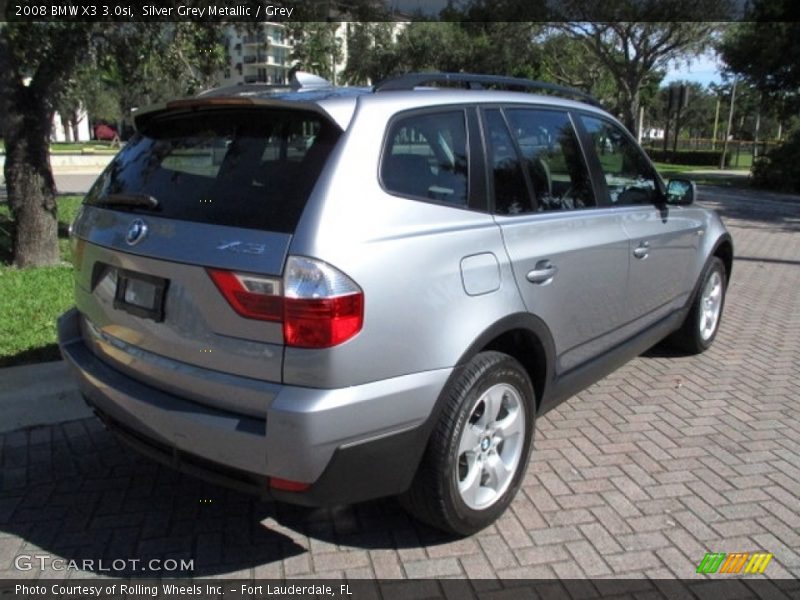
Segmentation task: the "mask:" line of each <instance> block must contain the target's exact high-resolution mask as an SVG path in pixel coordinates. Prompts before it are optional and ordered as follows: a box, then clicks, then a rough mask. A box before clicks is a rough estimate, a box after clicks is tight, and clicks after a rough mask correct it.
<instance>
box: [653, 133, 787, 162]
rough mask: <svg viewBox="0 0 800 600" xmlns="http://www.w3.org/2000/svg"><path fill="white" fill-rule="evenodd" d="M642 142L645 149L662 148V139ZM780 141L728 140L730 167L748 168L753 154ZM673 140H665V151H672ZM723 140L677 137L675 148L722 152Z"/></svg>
mask: <svg viewBox="0 0 800 600" xmlns="http://www.w3.org/2000/svg"><path fill="white" fill-rule="evenodd" d="M642 144H643V145H644V147H645V149H647V150H663V149H664V140H663V139H644V140H642ZM779 144H780V142H776V141H767V140H762V141H759V142H758V144H756V143H755V142H753V141H747V140H730V141H729V142H728V156H729V157H730V159H729V161H728V163H729V168H731V169H749V168H750V167H751V166H752V165H753V157H754V156H763V155H764V154H766V153H767V152H769V151H770V150H772V149H773V148H775V147H776V146H778V145H779ZM673 146H674V141H673V140H672V139H670V140H669V142H667V151H668V152H669V151H672V149H673ZM722 147H723V142H722V140H717V141H716V142H715V141H714V140H711V139H705V138H684V139H678V146H677V148H676V149H677V150H716V151H717V152H722Z"/></svg>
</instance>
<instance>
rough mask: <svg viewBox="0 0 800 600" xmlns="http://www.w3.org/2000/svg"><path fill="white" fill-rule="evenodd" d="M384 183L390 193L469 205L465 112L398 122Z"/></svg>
mask: <svg viewBox="0 0 800 600" xmlns="http://www.w3.org/2000/svg"><path fill="white" fill-rule="evenodd" d="M381 181H383V185H384V186H385V187H386V189H387V190H388V191H390V192H393V193H396V194H401V195H403V196H415V197H418V198H426V199H429V200H435V201H438V202H446V203H448V204H455V205H457V206H466V205H467V133H466V125H465V122H464V112H463V111H461V110H458V111H448V112H441V113H425V114H417V115H411V116H408V117H404V118H401V119H398V120H397V121H395V122H394V123H393V124H392V127H391V129H390V131H389V136H388V144H387V147H386V150H385V153H384V156H383V160H382V161H381Z"/></svg>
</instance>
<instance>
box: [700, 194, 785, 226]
mask: <svg viewBox="0 0 800 600" xmlns="http://www.w3.org/2000/svg"><path fill="white" fill-rule="evenodd" d="M698 197H699V202H700V204H702V205H703V206H705V207H707V208H712V209H714V210H716V211H717V213H719V215H720V217H722V219H723V220H736V221H737V223H736V226H737V227H740V228H746V229H769V230H771V231H784V232H794V231H800V196H795V195H790V194H777V193H774V192H767V191H761V190H754V189H734V188H723V187H718V186H701V187H700V188H699V192H698ZM744 221H747V222H746V223H745V222H744Z"/></svg>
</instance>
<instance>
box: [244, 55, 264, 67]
mask: <svg viewBox="0 0 800 600" xmlns="http://www.w3.org/2000/svg"><path fill="white" fill-rule="evenodd" d="M256 59H257V57H256V55H255V54H245V55H244V57H243V59H242V60H243V61H244V64H246V65H252V64H253V63H255V62H260V61H257V60H256Z"/></svg>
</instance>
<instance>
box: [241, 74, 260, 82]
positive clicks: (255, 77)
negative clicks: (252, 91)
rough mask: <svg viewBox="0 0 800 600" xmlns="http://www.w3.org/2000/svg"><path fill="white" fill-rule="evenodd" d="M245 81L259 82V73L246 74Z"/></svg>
mask: <svg viewBox="0 0 800 600" xmlns="http://www.w3.org/2000/svg"><path fill="white" fill-rule="evenodd" d="M244 82H245V83H258V75H245V76H244Z"/></svg>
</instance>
